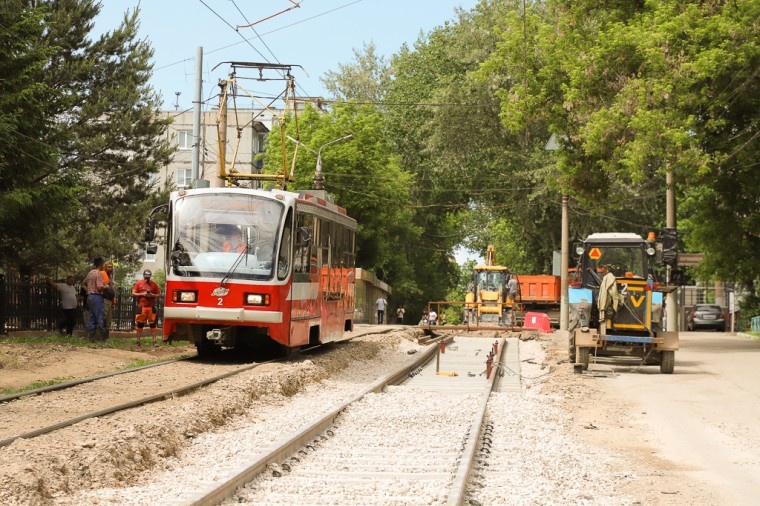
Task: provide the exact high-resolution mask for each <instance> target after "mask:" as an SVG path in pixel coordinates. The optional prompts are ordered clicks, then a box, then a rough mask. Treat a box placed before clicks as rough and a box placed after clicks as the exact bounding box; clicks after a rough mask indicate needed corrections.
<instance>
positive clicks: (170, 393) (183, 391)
mask: <svg viewBox="0 0 760 506" xmlns="http://www.w3.org/2000/svg"><path fill="white" fill-rule="evenodd" d="M283 360H288V358H287V357H286V358H278V359H274V360H267V361H265V362H256V363H255V364H250V365H247V366H244V367H241V368H240V369H235V370H234V371H228V372H226V373H224V374H220V375H218V376H214V377H212V378H208V379H205V380H202V381H198V382H196V383H193V384H191V385H186V386H184V387H180V388H174V389H172V390H167V391H166V392H162V393H159V394H154V395H150V396H148V397H143V398H142V399H137V400H134V401H130V402H126V403H123V404H119V405H116V406H111V407H109V408H106V409H101V410H99V411H94V412H91V413H87V414H84V415H81V416H77V417H76V418H71V419H69V420H65V421H63V422H59V423H56V424H53V425H49V426H47V427H42V428H40V429H37V430H33V431H30V432H26V433H24V434H18V435H16V436H11V437H9V438H6V439H3V440H0V448H2V447H3V446H8V445H9V444H11V443H12V442H14V441H15V440H17V439H30V438H34V437H37V436H41V435H43V434H47V433H50V432H54V431H56V430H60V429H63V428H66V427H70V426H72V425H74V424H75V423H79V422H81V421H83V420H87V419H88V418H95V417H98V416H104V415H110V414H111V413H116V412H118V411H124V410H127V409H131V408H135V407H138V406H143V405H145V404H151V403H153V402H157V401H162V400H164V399H167V398H172V397H180V396H183V395H187V394H189V393H191V392H193V391H195V390H197V389H199V388H201V387H204V386H206V385H210V384H211V383H215V382H217V381H220V380H223V379H225V378H229V377H230V376H235V375H236V374H240V373H242V372H245V371H249V370H251V369H254V368H256V367H259V366H261V365H265V364H272V363H276V362H280V361H283ZM166 363H168V362H166ZM156 365H163V364H156ZM135 370H136V369H135ZM132 371H134V370H132ZM93 381H94V380H93Z"/></svg>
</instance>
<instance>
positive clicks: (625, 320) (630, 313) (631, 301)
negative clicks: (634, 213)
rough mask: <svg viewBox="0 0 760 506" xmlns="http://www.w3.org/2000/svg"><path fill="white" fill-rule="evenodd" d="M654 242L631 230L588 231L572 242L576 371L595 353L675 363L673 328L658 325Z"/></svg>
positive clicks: (669, 367)
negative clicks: (582, 236)
mask: <svg viewBox="0 0 760 506" xmlns="http://www.w3.org/2000/svg"><path fill="white" fill-rule="evenodd" d="M655 251H656V248H655V243H654V238H653V237H652V238H651V239H649V240H644V239H643V238H642V237H640V236H638V235H636V234H629V233H618V232H615V233H597V234H591V235H590V236H588V237H587V238H586V240H585V241H584V242H583V244H579V245H577V247H576V255H577V269H576V272H575V275H574V276H573V278H572V279H571V283H570V285H569V286H568V302H569V309H570V326H569V330H570V350H569V353H570V359H571V361H572V362H573V363H574V364H575V367H576V371H577V372H581V371H583V370H586V369H588V366H589V362H590V361H591V360H592V357H593V358H596V357H637V358H639V359H641V364H642V365H644V364H659V365H660V372H662V373H664V374H670V373H672V372H673V370H674V366H675V351H676V350H677V349H678V333H677V332H665V331H664V329H663V326H662V311H663V300H664V297H663V294H664V292H665V291H667V288H661V287H660V286H659V283H658V282H657V275H656V272H655V270H654V268H653V267H654V264H655V258H656V255H655Z"/></svg>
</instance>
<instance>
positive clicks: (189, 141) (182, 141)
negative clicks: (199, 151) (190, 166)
mask: <svg viewBox="0 0 760 506" xmlns="http://www.w3.org/2000/svg"><path fill="white" fill-rule="evenodd" d="M177 140H178V144H179V149H193V132H192V131H191V130H180V131H179V132H177Z"/></svg>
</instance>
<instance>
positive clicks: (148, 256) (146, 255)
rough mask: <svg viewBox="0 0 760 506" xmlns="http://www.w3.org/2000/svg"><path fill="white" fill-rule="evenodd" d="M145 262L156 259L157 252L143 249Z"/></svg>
mask: <svg viewBox="0 0 760 506" xmlns="http://www.w3.org/2000/svg"><path fill="white" fill-rule="evenodd" d="M143 253H144V256H143V263H150V262H155V261H156V253H148V252H147V251H143Z"/></svg>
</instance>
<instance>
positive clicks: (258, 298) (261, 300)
mask: <svg viewBox="0 0 760 506" xmlns="http://www.w3.org/2000/svg"><path fill="white" fill-rule="evenodd" d="M245 303H246V304H247V305H249V306H268V305H269V294H268V293H246V294H245Z"/></svg>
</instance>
